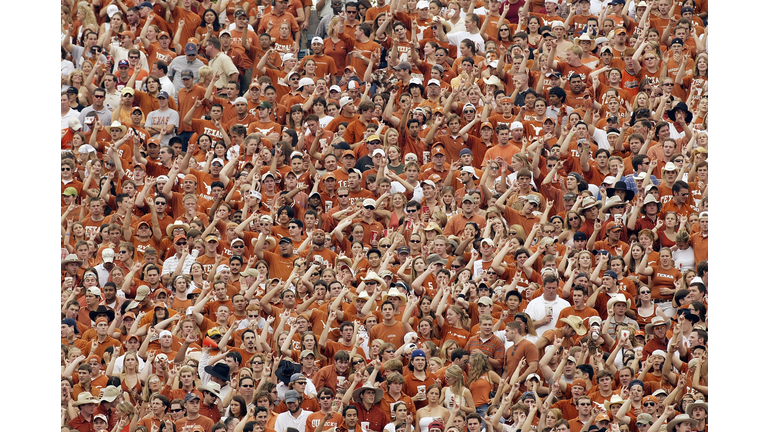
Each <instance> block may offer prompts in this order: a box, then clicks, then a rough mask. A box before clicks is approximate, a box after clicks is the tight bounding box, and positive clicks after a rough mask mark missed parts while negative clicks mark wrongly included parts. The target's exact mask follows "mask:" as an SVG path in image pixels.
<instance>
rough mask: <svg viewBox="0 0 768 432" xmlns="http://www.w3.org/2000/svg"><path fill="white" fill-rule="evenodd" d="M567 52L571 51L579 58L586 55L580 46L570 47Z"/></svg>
mask: <svg viewBox="0 0 768 432" xmlns="http://www.w3.org/2000/svg"><path fill="white" fill-rule="evenodd" d="M565 50H566V51H571V52H572V53H574V54H576V55H577V56H579V58H581V56H582V55H583V54H584V50H583V49H582V48H581V47H580V46H578V45H576V44H574V45H571V46H569V47H568V48H566V49H565Z"/></svg>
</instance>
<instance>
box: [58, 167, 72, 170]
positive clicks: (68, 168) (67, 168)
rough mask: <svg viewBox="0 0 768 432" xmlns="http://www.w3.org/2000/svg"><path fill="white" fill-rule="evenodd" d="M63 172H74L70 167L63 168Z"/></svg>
mask: <svg viewBox="0 0 768 432" xmlns="http://www.w3.org/2000/svg"><path fill="white" fill-rule="evenodd" d="M61 170H62V171H72V168H70V167H62V168H61Z"/></svg>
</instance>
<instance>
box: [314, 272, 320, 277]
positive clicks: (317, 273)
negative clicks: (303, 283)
mask: <svg viewBox="0 0 768 432" xmlns="http://www.w3.org/2000/svg"><path fill="white" fill-rule="evenodd" d="M315 276H320V272H314V273H312V277H315Z"/></svg>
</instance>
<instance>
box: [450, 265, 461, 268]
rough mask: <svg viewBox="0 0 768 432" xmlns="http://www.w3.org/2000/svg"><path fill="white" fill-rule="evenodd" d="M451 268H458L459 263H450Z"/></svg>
mask: <svg viewBox="0 0 768 432" xmlns="http://www.w3.org/2000/svg"><path fill="white" fill-rule="evenodd" d="M451 268H452V269H460V268H461V265H460V264H451Z"/></svg>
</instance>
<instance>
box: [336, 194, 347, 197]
mask: <svg viewBox="0 0 768 432" xmlns="http://www.w3.org/2000/svg"><path fill="white" fill-rule="evenodd" d="M348 196H349V194H346V195H338V197H339V198H346V197H348Z"/></svg>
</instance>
